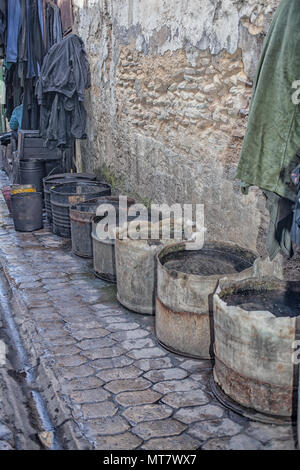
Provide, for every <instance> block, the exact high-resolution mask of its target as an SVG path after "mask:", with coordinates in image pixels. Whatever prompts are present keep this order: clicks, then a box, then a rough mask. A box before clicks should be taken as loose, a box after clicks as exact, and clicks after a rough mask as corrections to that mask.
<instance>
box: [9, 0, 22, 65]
mask: <svg viewBox="0 0 300 470" xmlns="http://www.w3.org/2000/svg"><path fill="white" fill-rule="evenodd" d="M20 28H21V5H20V0H13V1H9V2H8V5H7V44H6V62H13V63H15V62H17V59H18V37H19V32H20Z"/></svg>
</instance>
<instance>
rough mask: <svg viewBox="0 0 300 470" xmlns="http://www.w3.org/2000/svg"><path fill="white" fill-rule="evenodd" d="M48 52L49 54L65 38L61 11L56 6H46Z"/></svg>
mask: <svg viewBox="0 0 300 470" xmlns="http://www.w3.org/2000/svg"><path fill="white" fill-rule="evenodd" d="M46 31H47V36H46V39H47V41H46V43H47V45H46V50H47V52H48V51H49V49H51V47H52V46H53V45H54V44H56V43H57V42H59V41H61V40H62V38H63V34H62V24H61V16H60V9H59V8H58V7H57V6H55V5H50V4H49V3H48V4H47V6H46Z"/></svg>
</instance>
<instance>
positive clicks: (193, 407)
mask: <svg viewBox="0 0 300 470" xmlns="http://www.w3.org/2000/svg"><path fill="white" fill-rule="evenodd" d="M0 184H1V186H5V185H6V184H7V178H6V176H5V174H4V173H1V174H0ZM0 215H1V225H0V257H1V263H2V265H3V266H4V273H5V276H6V278H7V279H8V281H9V284H10V286H11V288H12V292H13V305H14V320H15V322H16V324H17V325H18V329H19V331H20V335H21V337H22V340H23V342H24V345H25V347H26V349H27V350H28V351H29V353H30V356H31V358H32V362H33V365H34V367H35V368H36V370H37V383H38V384H39V387H40V390H41V393H42V394H43V396H44V398H45V401H46V404H47V407H48V411H49V413H50V415H51V418H52V420H53V422H54V424H55V427H56V430H57V431H58V432H59V433H60V435H61V436H63V446H64V448H66V449H74V448H80V449H93V448H94V449H107V450H114V449H119V450H120V449H126V450H130V449H155V450H167V449H173V450H175V449H178V450H195V449H203V450H209V449H253V450H254V449H255V450H256V449H266V450H267V449H294V448H295V444H294V439H295V438H294V434H293V429H292V427H291V426H274V425H265V424H260V423H256V422H251V421H249V420H248V419H246V418H243V417H241V416H239V415H237V414H235V413H233V412H231V411H229V410H227V409H225V408H224V407H223V406H222V405H221V404H220V403H219V402H218V401H217V400H216V399H215V398H214V396H213V394H212V392H211V390H210V386H209V378H210V375H211V363H210V361H201V360H192V359H187V358H184V357H181V356H178V355H175V354H172V353H170V352H168V351H166V350H165V349H163V348H162V347H161V346H160V345H159V344H158V343H157V341H156V338H155V335H154V318H152V317H147V316H143V315H138V314H134V313H132V312H129V311H128V310H126V309H125V308H123V307H122V306H121V305H120V304H119V303H118V302H117V300H116V287H115V286H112V285H110V284H108V283H106V282H103V281H101V280H99V279H96V278H95V277H94V275H93V272H92V261H90V260H84V259H81V258H78V257H76V256H75V255H73V254H72V252H71V249H70V241H69V240H64V239H61V238H59V237H56V236H55V235H53V234H52V233H51V232H50V230H49V229H48V228H47V227H46V228H44V229H43V230H40V231H37V232H34V233H17V232H15V230H14V227H13V222H12V219H11V218H10V217H9V216H8V211H7V208H6V205H5V202H4V199H3V198H2V196H1V198H0ZM1 409H2V408H1V407H0V410H1ZM1 419H2V418H1V414H0V448H1V445H2V446H5V445H6V444H5V442H8V441H6V432H7V431H6V428H5V425H4V427H3V425H2V422H1ZM3 424H4V423H3ZM3 433H4V434H3ZM8 445H10V444H9V443H8Z"/></svg>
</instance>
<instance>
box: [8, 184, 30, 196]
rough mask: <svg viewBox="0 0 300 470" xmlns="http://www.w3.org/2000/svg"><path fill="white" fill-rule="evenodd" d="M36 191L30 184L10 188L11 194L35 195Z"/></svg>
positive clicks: (15, 185)
mask: <svg viewBox="0 0 300 470" xmlns="http://www.w3.org/2000/svg"><path fill="white" fill-rule="evenodd" d="M35 192H36V189H35V188H34V187H33V186H32V185H31V184H14V185H12V187H11V194H20V193H35Z"/></svg>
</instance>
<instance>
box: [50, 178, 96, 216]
mask: <svg viewBox="0 0 300 470" xmlns="http://www.w3.org/2000/svg"><path fill="white" fill-rule="evenodd" d="M96 178H97V177H96V175H93V174H92V173H59V174H54V175H49V176H47V177H46V178H44V179H43V185H44V198H45V209H46V215H47V219H48V221H49V222H50V224H52V210H51V202H50V189H51V187H52V186H55V185H56V184H64V183H69V182H70V181H96Z"/></svg>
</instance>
